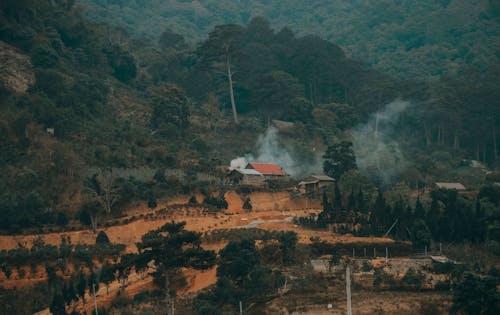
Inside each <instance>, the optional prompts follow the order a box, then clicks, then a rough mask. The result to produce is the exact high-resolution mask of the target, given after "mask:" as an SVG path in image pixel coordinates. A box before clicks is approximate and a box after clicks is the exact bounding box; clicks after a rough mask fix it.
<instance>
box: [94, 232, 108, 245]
mask: <svg viewBox="0 0 500 315" xmlns="http://www.w3.org/2000/svg"><path fill="white" fill-rule="evenodd" d="M95 243H96V244H109V243H110V241H109V237H108V235H106V233H105V232H104V231H100V232H99V234H97V237H96V239H95Z"/></svg>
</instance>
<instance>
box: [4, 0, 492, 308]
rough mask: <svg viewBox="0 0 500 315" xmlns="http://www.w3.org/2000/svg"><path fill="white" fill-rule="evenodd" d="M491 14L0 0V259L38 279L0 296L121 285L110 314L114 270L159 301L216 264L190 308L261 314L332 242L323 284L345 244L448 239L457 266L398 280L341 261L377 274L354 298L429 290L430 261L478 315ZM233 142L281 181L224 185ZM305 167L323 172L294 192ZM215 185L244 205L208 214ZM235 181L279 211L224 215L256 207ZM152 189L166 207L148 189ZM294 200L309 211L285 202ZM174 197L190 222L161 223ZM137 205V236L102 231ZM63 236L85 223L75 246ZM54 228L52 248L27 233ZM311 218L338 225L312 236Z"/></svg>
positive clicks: (406, 4) (222, 203) (412, 249)
mask: <svg viewBox="0 0 500 315" xmlns="http://www.w3.org/2000/svg"><path fill="white" fill-rule="evenodd" d="M499 24H500V5H499V4H498V2H497V1H493V0H489V1H488V0H475V1H464V0H448V1H447V0H441V1H430V0H425V1H418V2H411V1H397V0H383V1H368V0H356V1H333V2H325V1H310V2H304V1H295V0H286V1H280V2H277V1H267V0H261V1H256V0H241V1H211V0H200V1H180V0H179V1H142V0H134V1H131V0H130V1H129V0H123V1H118V0H117V1H114V0H78V1H75V0H2V1H0V109H1V115H0V236H2V237H5V238H4V239H7V238H8V237H12V239H14V241H15V242H14V243H15V244H17V245H14V246H11V245H9V244H5V246H4V247H2V250H1V251H0V271H1V274H0V276H1V277H2V278H1V280H2V281H4V283H5V282H8V281H11V282H15V281H19V282H23V281H24V282H25V283H28V282H26V281H29V279H28V278H25V276H26V273H29V275H30V276H31V277H33V276H35V277H37V276H40V275H41V276H40V277H38V278H40V279H42V280H41V281H40V282H37V283H36V284H34V285H33V286H25V287H22V288H21V289H19V290H17V289H16V290H12V289H10V288H7V287H3V286H2V288H0V300H1V303H0V305H1V307H0V312H5V313H9V314H24V313H33V312H35V311H39V310H42V309H49V310H50V311H51V312H52V313H53V314H66V312H67V310H71V311H72V312H73V313H72V314H74V313H78V311H79V310H77V308H76V305H77V304H78V303H79V302H80V300H81V301H82V304H83V307H85V298H86V296H87V297H90V296H91V295H92V293H91V292H92V291H93V290H95V289H96V288H95V285H97V290H98V289H99V288H98V287H99V283H101V284H103V285H105V286H106V289H109V286H110V284H111V283H115V284H116V285H117V286H119V287H120V288H119V290H118V292H119V294H118V295H117V296H116V297H115V298H113V303H112V304H113V305H112V306H113V307H116V308H117V309H118V310H120V307H122V306H123V307H125V306H127V305H129V304H131V303H129V302H130V301H128V300H127V298H126V297H125V296H120V294H121V292H125V290H126V286H127V282H128V278H129V276H131V274H132V273H135V274H134V277H136V278H137V279H140V280H144V279H145V278H146V277H149V276H151V277H152V279H151V283H150V284H151V287H154V291H152V292H151V293H147V292H142V291H141V292H136V293H137V294H136V295H135V296H133V301H134V303H135V304H136V305H140V304H141V302H142V301H144V300H147V299H149V300H148V301H150V302H151V301H153V302H151V303H149V304H151V305H153V306H155V305H156V306H158V309H161V310H162V311H164V310H165V309H170V308H171V307H172V308H173V307H174V306H173V305H174V302H175V301H179V300H176V298H177V297H176V294H177V291H179V289H180V288H184V287H186V285H187V282H186V281H187V280H186V276H185V275H184V273H183V272H185V271H186V269H189V270H191V271H193V270H194V271H196V272H199V273H202V272H210V270H212V271H213V277H214V279H213V280H214V281H213V283H212V284H211V285H210V284H208V285H207V286H206V287H205V288H206V290H204V291H203V292H202V293H201V294H198V295H197V296H196V297H194V295H192V296H191V300H189V303H188V304H189V306H188V308H189V309H190V311H191V313H189V314H194V313H197V314H233V313H236V312H237V311H238V310H239V307H241V306H240V305H238V304H237V303H236V301H239V302H242V303H243V304H244V305H245V307H248V308H252V307H255V308H254V309H253V310H252V312H253V313H251V312H249V314H262V313H264V311H263V310H264V308H265V307H267V305H268V302H270V301H271V300H272V299H275V298H276V300H278V299H279V298H280V297H283V296H286V297H291V298H290V299H291V300H293V301H292V302H293V303H292V304H298V302H297V301H296V300H295V299H294V297H297V296H301V297H303V296H306V297H307V298H310V297H312V298H311V299H315V298H316V297H315V296H313V295H314V294H323V293H324V292H326V291H327V289H329V288H330V289H331V288H332V287H331V286H330V287H329V285H331V283H330V282H333V281H330V280H332V279H331V278H330V279H328V278H327V277H322V276H317V275H311V274H306V273H304V272H305V271H304V270H305V266H306V265H307V264H308V263H309V261H310V260H311V259H315V258H320V257H324V256H325V255H330V257H328V259H329V261H328V264H329V266H333V267H334V268H337V271H338V270H340V271H341V274H336V275H335V279H334V280H335V281H337V282H338V281H339V279H341V278H342V277H343V275H342V274H343V272H344V269H343V268H344V267H345V266H344V265H343V264H344V262H345V263H346V264H347V263H349V262H350V257H351V255H352V258H353V260H352V261H353V262H354V258H355V250H358V251H362V250H364V257H363V259H364V260H367V254H366V247H367V246H368V247H370V246H373V248H371V249H373V251H374V253H373V259H375V260H376V259H377V258H380V257H381V256H380V253H381V252H382V251H384V250H385V251H386V253H387V252H388V249H387V247H389V248H390V250H391V251H394V255H395V256H394V257H405V259H406V258H407V257H409V256H410V255H411V254H415V253H420V252H422V251H425V255H427V250H434V251H436V250H437V248H439V251H440V253H441V246H440V243H444V245H445V247H446V249H449V252H450V253H451V254H450V256H453V252H452V250H453V249H454V248H459V249H458V250H462V247H460V246H464V248H468V249H470V253H467V255H465V256H466V257H463V258H464V260H466V262H465V263H462V262H460V263H455V262H453V261H451V260H450V261H448V262H447V264H445V265H444V266H441V267H437V269H439V268H441V269H446V271H443V270H434V269H436V266H435V265H432V266H431V267H425V268H427V269H429V270H424V269H425V268H423V269H422V270H419V271H418V272H416V271H415V270H413V269H411V268H410V269H409V270H408V271H406V273H405V274H404V275H402V277H401V279H397V281H396V279H395V278H391V277H390V276H388V275H387V274H384V271H383V270H382V268H381V267H375V266H371V265H369V262H368V261H364V263H363V266H362V267H360V268H357V269H360V270H362V271H372V272H373V276H374V281H372V282H373V287H372V289H370V290H372V291H370V292H371V293H374V292H375V291H377V288H381V289H384V290H386V289H391V288H392V289H394V288H396V289H400V288H404V290H408V292H410V291H412V290H414V291H422V289H424V288H425V290H429V287H425V286H424V284H423V283H424V279H423V278H425V277H424V275H423V273H422V272H428V273H429V274H431V275H433V274H438V275H443V274H446V275H447V277H448V278H446V279H445V281H443V282H438V283H437V284H433V285H435V286H434V287H433V288H432V289H431V290H434V289H435V291H436V292H437V291H439V292H438V293H439V294H441V293H443V292H446V293H443V294H447V295H448V296H449V297H450V299H451V297H452V296H451V294H450V293H449V292H450V288H453V289H454V291H453V301H449V305H445V306H446V307H448V306H452V309H453V310H455V311H461V312H463V313H464V314H475V311H476V310H477V308H474V307H479V306H478V305H481V307H482V309H483V310H482V311H481V312H482V313H484V314H496V313H497V311H498V309H499V307H500V299H499V298H498V289H496V288H497V287H498V284H499V283H500V280H499V279H500V276H499V273H498V271H497V269H495V268H494V267H493V268H491V266H493V265H494V263H495V262H498V257H500V187H499V186H498V182H500V179H499V176H498V175H499V172H498V168H499V166H500V165H499V162H500V160H499V156H498V153H499V150H498V137H499V136H500V89H499V88H498V87H499V86H500V60H499V58H500V46H499V43H500V25H499ZM266 150H271V151H273V150H275V151H276V152H274V153H273V154H268V153H269V152H263V151H266ZM264 153H265V154H264ZM271 153H272V152H271ZM242 156H244V157H248V156H253V157H262V156H264V157H265V158H267V159H269V160H264V161H260V162H273V163H278V164H280V165H281V160H278V159H280V158H286V159H288V160H289V162H290V161H291V162H292V163H291V164H282V165H281V166H283V168H284V170H285V171H286V172H288V173H289V174H290V175H291V177H290V178H288V177H286V180H283V181H280V180H266V181H265V183H264V185H263V186H262V187H260V186H259V187H247V186H239V187H235V186H231V185H230V184H229V183H228V182H227V181H225V179H227V178H226V176H227V171H228V166H229V165H230V163H231V161H232V160H233V159H235V158H237V157H242ZM273 159H276V160H273ZM313 173H314V174H316V173H318V174H319V173H324V174H325V175H328V176H331V177H332V178H334V179H335V180H332V179H331V178H330V179H329V180H328V181H329V182H330V184H331V186H325V187H329V188H328V189H327V188H325V189H324V190H322V191H316V192H311V191H309V192H308V191H307V190H306V191H305V192H302V191H300V189H299V188H297V187H299V186H300V184H299V185H298V183H299V181H300V180H302V179H304V178H306V177H308V176H309V175H311V174H313ZM323 178H324V177H323ZM333 182H334V183H333ZM436 182H460V183H462V184H464V185H465V187H466V188H467V189H464V191H461V192H460V193H459V192H457V191H454V190H447V189H434V188H435V187H434V184H435V183H436ZM228 191H230V193H234V194H235V195H237V196H239V197H241V198H242V199H241V201H242V203H241V207H240V208H241V209H237V211H236V212H238V211H240V212H241V213H236V215H235V213H232V212H233V211H234V209H231V210H230V211H227V212H225V209H228V206H229V202H228V200H229V199H227V200H226V196H228ZM252 193H256V194H259V193H261V194H263V195H264V194H268V195H270V196H272V198H274V199H273V202H274V207H273V210H266V211H269V212H272V211H275V212H280V214H279V215H280V217H279V218H280V219H276V220H274V222H271V221H272V220H271V219H270V220H269V221H270V222H269V223H273V224H275V223H277V222H278V224H275V225H279V226H280V227H279V228H277V229H274V230H273V229H266V230H265V229H259V228H254V227H252V225H251V224H252V223H254V222H249V223H250V224H249V226H250V228H241V229H240V228H239V227H243V226H239V225H240V224H244V223H242V222H239V219H233V221H231V219H232V218H238V215H240V214H242V215H244V216H247V215H248V216H250V215H251V214H252V212H253V209H252V208H253V207H255V208H257V206H258V204H257V201H254V200H251V197H252ZM280 193H281V194H283V195H286V196H288V197H289V199H290V200H292V201H293V202H296V203H297V204H300V202H299V200H302V201H305V208H300V209H299V210H297V209H295V210H297V211H301V212H300V214H299V215H297V213H298V212H296V213H295V214H294V217H293V218H292V216H290V217H287V218H286V219H284V220H283V216H284V211H285V210H286V211H291V209H279V207H280V205H279V204H278V202H280V201H281V199H280V200H278V199H279V198H281V197H282V196H283V195H279V194H280ZM238 194H240V195H238ZM273 194H276V195H273ZM179 196H181V197H182V198H180V197H179ZM276 196H281V197H276ZM176 198H177V199H176ZM252 198H253V197H252ZM276 198H278V199H276ZM169 199H172V200H173V199H175V200H182V203H175V204H168V205H167V206H165V207H159V206H158V205H159V204H160V203H161V202H163V204H162V206H163V205H165V204H167V203H165V201H169ZM235 199H236V198H235ZM284 199H286V197H284ZM186 200H187V201H186ZM319 200H321V206H319V205H320V202H319ZM229 201H230V202H232V204H233V207H235V206H234V204H235V201H234V200H229ZM309 202H315V203H316V205H318V207H317V208H315V209H313V210H314V211H316V212H310V213H308V214H307V215H306V216H302V215H305V214H306V213H307V211H306V210H311V209H308V208H310V205H309ZM269 203H270V204H271V202H269ZM134 207H135V208H137V209H135V208H134ZM236 207H239V205H238V206H236ZM271 207H272V206H271ZM285 207H286V206H284V208H285ZM298 207H299V206H298ZM300 207H304V206H303V205H300ZM131 209H132V210H134V211H135V210H137V212H132V211H129V212H127V210H131ZM141 211H142V212H141ZM179 213H181V214H182V215H184V216H185V217H184V219H183V220H187V221H189V220H190V219H193V217H196V220H198V221H197V222H196V225H197V226H198V227H200V229H199V230H196V231H195V230H193V231H191V230H187V229H185V227H186V226H189V225H190V224H191V226H190V227H193V226H194V224H193V221H190V222H188V223H186V222H183V221H182V220H179V222H174V215H176V214H179ZM233 215H234V216H233ZM290 215H291V214H290ZM231 216H233V217H231ZM256 218H257V217H256ZM176 219H177V218H176ZM259 219H260V218H259ZM288 219H290V220H288ZM140 220H143V221H140ZM170 220H171V221H170ZM241 220H242V221H248V218H243V217H241ZM146 221H148V222H147V223H144V222H146ZM204 221H206V222H204ZM234 221H238V222H237V223H235V224H236V225H238V229H236V228H234V226H232V225H230V224H231V223H234ZM261 221H262V220H261ZM138 222H139V223H140V224H144V225H145V226H147V228H148V230H147V231H145V232H144V233H143V234H141V235H139V237H138V238H137V239H135V240H134V239H133V237H132V236H131V238H129V235H127V237H122V238H121V239H120V238H116V237H117V236H116V234H115V235H113V237H115V240H116V239H118V240H119V242H115V243H113V242H111V241H110V238H113V237H108V235H107V234H106V232H108V233H109V235H112V231H111V232H110V229H108V228H110V227H113V228H115V227H116V228H118V227H121V228H124V229H127V233H128V232H129V230H128V229H129V228H131V226H129V224H134V223H138ZM159 222H161V224H158V225H154V224H157V223H159ZM165 222H167V223H165ZM207 222H208V223H207ZM262 222H263V221H262ZM205 223H206V224H205ZM203 224H205V225H203ZM219 224H220V225H219ZM285 224H289V226H290V227H292V226H293V229H294V230H293V231H290V230H285V229H281V227H284V226H285ZM236 225H235V226H236ZM231 227H232V228H231ZM136 228H137V226H134V231H133V233H131V234H134V236H137V235H135V234H136V233H139V232H138V231H136V230H135V229H136ZM145 228H146V227H145ZM83 229H87V230H88V231H81V230H83ZM104 230H106V232H104ZM294 231H300V232H304V231H306V232H307V234H306V235H307V237H304V235H299V233H298V232H297V233H296V232H294ZM58 232H61V235H58V234H56V233H58ZM70 232H75V233H74V234H73V236H75V235H76V234H82V235H87V236H90V237H89V238H88V239H85V240H84V241H83V242H82V239H77V240H74V243H73V242H72V240H71V239H70V237H69V236H67V235H64V234H65V233H70ZM80 232H82V233H80ZM84 232H85V233H84ZM332 232H333V233H332ZM50 233H53V234H52V236H56V235H57V236H58V237H60V245H55V242H54V240H53V239H52V240H50V242H48V243H45V242H44V240H43V237H42V236H44V235H49V234H50ZM141 233H142V232H141ZM314 233H319V234H314ZM21 234H28V235H29V236H32V235H35V236H36V237H33V239H32V240H31V241H32V244H27V243H26V242H25V243H21V242H18V241H17V237H20V238H21V237H22V236H23V235H21ZM327 234H328V237H331V236H332V234H333V235H334V236H335V237H337V236H339V237H341V238H344V239H347V238H348V237H352V239H354V241H352V240H351V243H345V244H342V243H335V242H333V243H328V242H327V241H325V240H320V239H319V238H318V237H313V236H310V235H322V237H323V236H325V235H327ZM341 234H342V235H341ZM345 234H347V235H348V236H346V235H345ZM299 236H300V237H299ZM367 236H370V237H372V239H371V241H373V244H372V243H371V241H370V242H366V243H365V241H362V239H361V237H367ZM328 237H326V239H329V238H328ZM358 237H360V238H358ZM387 237H389V238H391V239H388V238H387ZM360 239H361V241H360ZM122 240H123V241H124V242H127V244H123V243H122V242H121V241H122ZM226 241H227V242H226ZM376 242H381V243H376ZM223 243H224V245H223V246H222V245H221V244H223ZM202 244H203V245H207V244H209V245H213V248H217V249H216V250H212V247H210V248H209V249H207V248H204V247H203V246H202ZM2 245H3V244H2ZM30 245H31V247H30ZM16 246H17V247H16ZM466 246H469V247H466ZM375 247H377V249H376V250H377V251H379V255H376V254H375ZM4 248H5V249H4ZM462 251H463V250H462ZM351 253H352V254H351ZM341 254H342V255H344V256H346V257H347V258H346V260H345V261H343V262H341V260H340V258H341V257H340V256H341ZM462 254H463V253H459V254H458V255H455V257H459V258H462V257H460V255H462ZM358 255H359V252H358ZM387 255H388V254H386V257H385V258H386V260H385V263H387V258H388V257H387ZM470 257H472V258H470ZM485 257H486V258H485ZM491 257H494V258H493V259H490V258H491ZM452 258H453V257H452ZM491 261H493V263H491ZM214 266H217V270H215V269H214ZM365 269H366V270H365ZM207 270H208V271H207ZM330 271H331V270H329V272H330ZM398 272H399V271H398ZM38 278H37V279H38ZM431 278H432V277H431ZM441 278H442V277H441ZM137 279H136V280H137ZM25 280H26V281H25ZM38 280H39V279H38ZM38 280H37V281H38ZM191 280H192V278H190V281H191ZM193 281H194V280H193ZM287 281H290V282H294V285H293V286H292V288H291V289H290V288H288V289H289V290H291V291H286V289H287V288H286V286H287ZM1 284H3V283H1ZM337 284H338V283H337ZM391 286H392V287H391ZM341 287H342V288H344V283H342V284H341ZM373 288H376V289H375V290H373ZM319 291H322V292H319ZM382 291H383V290H382ZM290 292H291V294H290V295H286V294H288V293H290ZM436 292H434V293H436ZM25 294H26V295H25ZM342 294H343V293H342ZM107 295H108V292H106V296H107ZM309 295H310V296H309ZM25 296H29V297H30V298H33V300H34V302H33V303H32V304H29V303H25ZM94 297H95V293H94ZM327 299H328V300H326V299H325V300H321V302H318V303H323V302H325V304H326V302H327V301H328V303H329V302H330V299H331V296H328V297H327ZM335 299H337V297H335ZM337 300H338V299H337ZM120 301H121V302H120ZM155 301H156V302H158V303H156V302H155ZM318 301H319V300H318ZM342 301H343V300H342ZM120 303H121V304H120ZM146 304H148V303H146ZM445 304H446V303H445ZM151 305H150V306H151ZM156 306H155V307H156ZM127 307H128V306H127ZM178 307H179V308H180V309H181V310H182V307H186V305H184V306H183V305H179V306H178ZM294 307H297V305H295V306H294ZM440 307H441V306H440ZM117 312H118V311H117ZM172 312H173V311H172ZM181 312H182V311H181ZM259 312H261V313H259ZM421 313H422V314H436V312H426V311H425V310H423V311H421ZM99 314H106V310H104V309H103V310H99ZM120 314H121V313H120ZM142 314H146V313H142ZM147 314H149V313H147Z"/></svg>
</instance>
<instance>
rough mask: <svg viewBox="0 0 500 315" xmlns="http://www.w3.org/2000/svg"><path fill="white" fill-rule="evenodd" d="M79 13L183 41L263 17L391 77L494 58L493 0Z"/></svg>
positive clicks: (111, 4)
mask: <svg viewBox="0 0 500 315" xmlns="http://www.w3.org/2000/svg"><path fill="white" fill-rule="evenodd" d="M77 2H80V3H85V4H89V5H88V6H85V14H86V15H87V16H89V17H91V18H92V19H94V20H97V21H106V22H108V23H111V24H114V25H118V26H121V27H123V28H124V29H126V30H127V31H129V32H131V33H133V34H136V35H138V36H141V37H143V36H146V37H148V38H150V39H153V40H156V39H158V38H159V36H160V35H161V33H162V32H163V30H164V29H166V28H169V29H171V30H173V31H174V32H176V33H179V34H181V35H183V36H184V37H185V38H186V39H187V40H188V42H190V43H192V44H193V43H195V42H196V41H198V40H200V39H203V38H206V34H207V33H208V32H209V31H210V30H211V29H212V28H213V27H214V26H215V25H218V24H226V23H237V24H240V25H246V24H247V23H248V22H249V21H250V19H251V18H252V17H254V16H263V17H266V18H267V19H268V20H269V21H270V22H271V24H272V25H273V27H274V28H276V29H279V28H281V27H284V26H289V27H291V29H292V30H293V31H294V32H296V33H298V34H301V35H303V34H317V35H320V36H322V37H323V38H325V39H328V40H330V41H332V42H334V43H336V44H338V45H340V46H341V47H342V48H343V49H345V50H346V51H347V52H348V54H349V55H350V56H353V57H355V58H357V59H360V60H363V61H364V62H366V63H368V64H370V65H373V66H374V67H375V68H377V69H380V70H382V71H384V72H386V73H391V74H392V75H395V76H398V77H407V78H409V77H415V76H417V77H430V76H432V77H436V76H439V75H442V74H458V73H462V72H463V71H464V70H465V69H466V68H467V67H468V66H474V67H480V68H482V69H485V68H487V67H488V65H489V64H490V63H492V62H497V61H498V58H499V56H498V51H499V49H500V47H499V43H500V31H499V30H500V23H499V14H500V5H499V4H498V1H494V0H474V1H466V0H442V1H435V0H425V1H395V0H383V1H370V0H355V1H350V0H342V1H300V0H285V1H262V0H240V1H230V0H228V1H214V0H199V1H177V0H169V1H158V0H157V1H137V0H123V1H122V0H118V1H116V0H79V1H77Z"/></svg>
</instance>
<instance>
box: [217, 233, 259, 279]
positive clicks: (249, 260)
mask: <svg viewBox="0 0 500 315" xmlns="http://www.w3.org/2000/svg"><path fill="white" fill-rule="evenodd" d="M259 261H260V256H259V252H258V251H257V249H256V248H255V244H254V241H251V240H242V241H238V242H237V241H232V242H230V243H229V244H228V245H227V246H226V247H225V248H224V249H223V250H222V251H221V252H220V261H219V268H217V276H218V277H227V278H229V279H231V280H232V281H235V282H236V283H239V284H241V282H242V281H243V279H244V278H245V277H246V276H247V275H248V274H249V272H250V271H251V270H252V269H253V268H254V266H255V265H257V264H259Z"/></svg>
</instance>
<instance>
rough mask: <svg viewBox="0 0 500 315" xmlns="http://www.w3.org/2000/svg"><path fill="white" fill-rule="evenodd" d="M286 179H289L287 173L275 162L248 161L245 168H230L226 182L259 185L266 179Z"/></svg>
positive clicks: (263, 183) (262, 184) (264, 182)
mask: <svg viewBox="0 0 500 315" xmlns="http://www.w3.org/2000/svg"><path fill="white" fill-rule="evenodd" d="M287 179H289V176H288V174H287V173H285V171H284V170H283V169H282V168H281V167H280V166H279V165H277V164H273V163H258V162H250V163H248V164H247V165H246V167H245V168H235V169H233V170H230V172H229V174H228V175H227V177H226V183H227V184H232V185H248V186H255V187H261V186H264V185H265V184H266V180H271V181H274V180H287Z"/></svg>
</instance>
